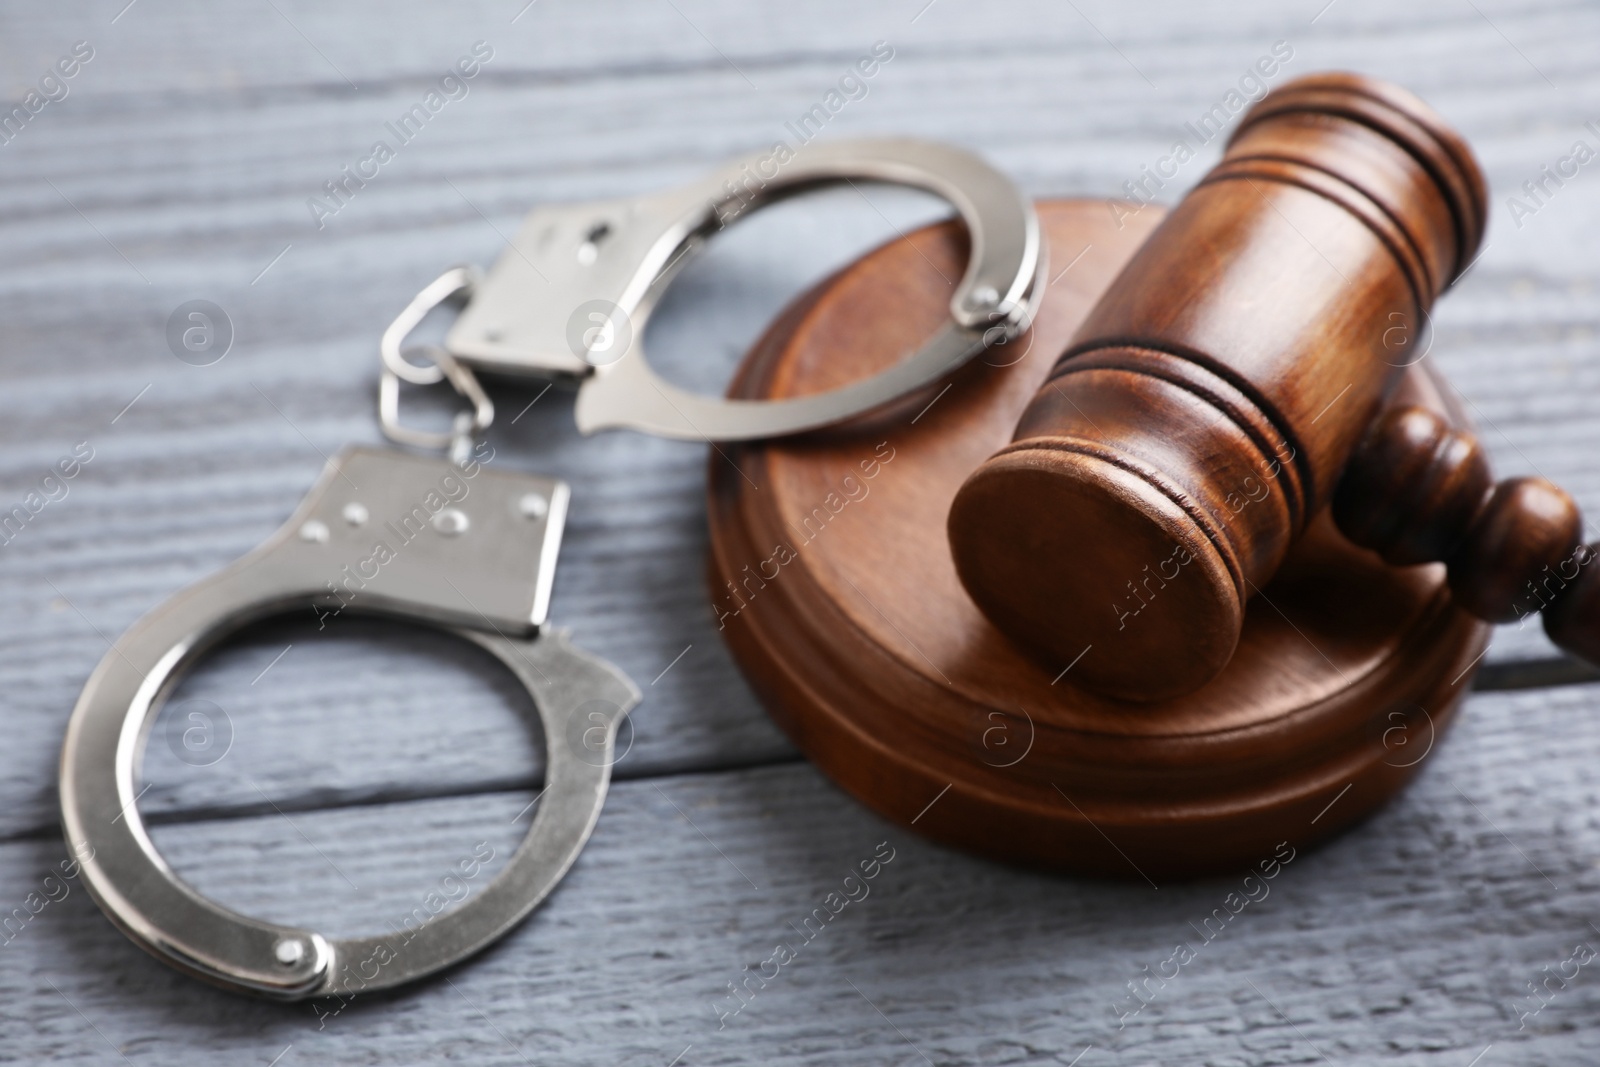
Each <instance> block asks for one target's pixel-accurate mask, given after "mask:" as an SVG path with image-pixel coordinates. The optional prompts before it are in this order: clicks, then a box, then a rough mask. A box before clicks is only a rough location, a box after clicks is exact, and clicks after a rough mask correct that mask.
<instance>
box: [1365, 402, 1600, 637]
mask: <svg viewBox="0 0 1600 1067" xmlns="http://www.w3.org/2000/svg"><path fill="white" fill-rule="evenodd" d="M1333 516H1334V519H1335V520H1336V521H1337V523H1338V525H1339V528H1340V529H1341V530H1342V531H1343V532H1344V534H1345V536H1346V537H1349V538H1350V540H1351V541H1353V542H1355V543H1356V544H1359V545H1362V546H1364V547H1367V548H1372V549H1376V550H1378V551H1380V552H1382V553H1383V555H1384V558H1385V559H1387V560H1389V561H1390V562H1393V563H1422V562H1432V561H1444V562H1446V563H1447V564H1448V565H1449V582H1450V588H1451V591H1452V593H1453V594H1454V596H1455V600H1456V603H1457V604H1459V605H1460V606H1461V607H1462V608H1464V609H1466V610H1467V611H1470V612H1472V613H1473V614H1474V615H1477V616H1478V617H1479V618H1483V619H1488V620H1489V621H1491V622H1518V621H1522V620H1525V619H1527V618H1529V617H1531V616H1534V615H1538V614H1539V613H1540V612H1544V613H1545V628H1546V630H1547V631H1548V632H1549V634H1550V637H1551V639H1552V640H1554V641H1555V642H1556V643H1557V644H1558V645H1561V646H1562V647H1563V648H1566V649H1567V650H1568V651H1570V652H1573V653H1575V654H1577V655H1579V656H1582V657H1584V658H1585V659H1587V660H1589V661H1590V662H1591V663H1596V662H1600V655H1597V653H1600V616H1597V614H1596V612H1595V608H1594V604H1593V593H1592V592H1591V588H1592V585H1593V582H1594V579H1593V577H1592V574H1591V572H1592V571H1593V570H1594V569H1595V568H1594V566H1593V564H1594V562H1595V560H1596V558H1597V556H1596V551H1595V546H1594V545H1583V544H1581V543H1580V541H1581V539H1582V530H1583V519H1582V516H1581V514H1580V513H1579V510H1578V505H1577V502H1576V501H1574V500H1573V499H1572V495H1571V494H1570V493H1568V492H1567V491H1566V490H1564V489H1562V488H1561V487H1559V486H1557V485H1554V484H1552V483H1551V482H1550V481H1548V480H1547V479H1545V478H1539V477H1521V478H1508V479H1506V480H1505V481H1503V482H1501V483H1499V484H1498V485H1494V486H1491V485H1490V476H1489V466H1488V463H1487V461H1486V460H1484V458H1483V451H1482V449H1481V448H1480V447H1479V446H1478V443H1477V441H1476V440H1475V439H1474V438H1473V437H1472V435H1471V434H1470V433H1467V432H1465V431H1463V430H1461V429H1459V428H1457V427H1453V426H1450V425H1449V424H1448V423H1447V422H1446V420H1444V419H1442V418H1440V417H1439V415H1438V414H1437V413H1435V412H1432V411H1429V410H1426V409H1423V408H1419V407H1408V406H1401V407H1396V408H1394V409H1392V410H1390V411H1388V412H1385V413H1384V415H1383V416H1382V417H1381V418H1379V419H1378V420H1377V421H1376V422H1375V423H1374V424H1373V426H1372V428H1371V430H1370V431H1369V432H1368V434H1367V437H1366V438H1365V440H1363V441H1362V443H1361V445H1360V447H1359V448H1357V450H1356V453H1355V455H1353V456H1352V457H1351V459H1350V465H1349V467H1348V468H1347V469H1346V471H1345V475H1344V479H1343V481H1342V482H1341V483H1340V485H1339V489H1338V491H1337V492H1336V493H1335V495H1334V505H1333Z"/></svg>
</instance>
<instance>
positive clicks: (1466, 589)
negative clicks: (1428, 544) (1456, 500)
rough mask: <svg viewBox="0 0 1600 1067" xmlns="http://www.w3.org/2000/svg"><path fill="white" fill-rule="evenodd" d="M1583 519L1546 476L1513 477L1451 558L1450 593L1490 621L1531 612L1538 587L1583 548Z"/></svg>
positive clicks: (1493, 496) (1491, 499)
mask: <svg viewBox="0 0 1600 1067" xmlns="http://www.w3.org/2000/svg"><path fill="white" fill-rule="evenodd" d="M1581 531H1582V520H1581V519H1580V518H1579V515H1578V505H1577V504H1576V503H1574V502H1573V499H1572V497H1571V496H1569V495H1568V494H1567V492H1566V490H1564V489H1562V488H1561V487H1560V486H1557V485H1552V484H1551V483H1550V482H1548V481H1546V480H1545V479H1543V478H1508V479H1506V480H1505V481H1503V482H1501V483H1500V484H1499V485H1497V486H1495V487H1494V491H1493V492H1492V493H1491V494H1490V496H1489V500H1488V502H1487V503H1485V504H1484V506H1483V511H1482V512H1481V513H1480V514H1479V515H1478V517H1477V520H1476V521H1475V522H1473V524H1472V527H1471V528H1470V529H1469V530H1468V531H1467V536H1466V539H1465V540H1464V541H1463V542H1462V543H1461V547H1459V548H1457V549H1456V550H1455V552H1453V553H1452V554H1451V555H1450V559H1449V568H1450V578H1449V580H1450V591H1451V593H1452V594H1454V596H1455V601H1456V603H1457V604H1459V605H1460V606H1461V607H1463V608H1465V609H1466V610H1467V611H1470V612H1472V613H1473V614H1474V615H1476V616H1478V617H1479V618H1481V619H1488V620H1489V621H1490V622H1513V621H1515V620H1516V619H1518V618H1519V617H1521V616H1524V615H1528V614H1531V613H1532V612H1531V611H1530V608H1529V607H1527V606H1524V604H1525V602H1526V600H1527V599H1528V594H1529V592H1530V591H1531V590H1532V589H1533V583H1534V581H1535V580H1536V579H1537V578H1538V576H1540V575H1542V574H1546V573H1549V572H1551V571H1552V570H1554V569H1556V568H1558V567H1559V566H1560V565H1561V561H1562V560H1564V559H1566V558H1568V557H1569V556H1571V555H1572V553H1573V550H1575V549H1576V548H1577V547H1578V543H1579V534H1580V533H1581Z"/></svg>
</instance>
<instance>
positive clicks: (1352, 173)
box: [948, 74, 1485, 700]
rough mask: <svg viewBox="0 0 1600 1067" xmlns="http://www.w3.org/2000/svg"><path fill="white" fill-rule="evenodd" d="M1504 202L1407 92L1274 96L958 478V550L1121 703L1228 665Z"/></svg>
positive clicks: (1013, 631) (989, 593)
mask: <svg viewBox="0 0 1600 1067" xmlns="http://www.w3.org/2000/svg"><path fill="white" fill-rule="evenodd" d="M1484 203H1485V192H1484V184H1483V178H1482V175H1481V174H1480V173H1479V171H1478V168H1477V165H1476V163H1475V162H1474V161H1473V159H1472V156H1471V153H1470V152H1469V151H1468V149H1467V147H1466V145H1465V144H1464V143H1463V142H1462V141H1461V140H1460V139H1459V138H1458V137H1457V136H1456V135H1455V134H1454V133H1452V132H1451V131H1450V130H1449V129H1448V128H1447V127H1446V126H1445V125H1444V124H1443V122H1442V121H1440V120H1439V119H1438V117H1437V116H1435V115H1434V114H1433V112H1432V111H1430V110H1429V109H1428V108H1427V106H1426V105H1424V104H1423V103H1422V102H1421V101H1420V100H1417V99H1416V98H1415V97H1413V96H1411V95H1410V94H1408V93H1406V92H1404V91H1403V90H1400V89H1397V88H1394V87H1392V86H1387V85H1384V84H1382V83H1379V82H1376V81H1372V80H1370V79H1366V78H1361V77H1357V76H1355V75H1345V74H1320V75H1314V76H1311V77H1308V78H1303V79H1300V80H1299V81H1296V82H1292V83H1290V84H1288V85H1286V86H1284V87H1283V88H1281V89H1279V90H1278V91H1276V92H1273V93H1271V94H1269V95H1268V96H1267V97H1266V98H1264V99H1263V100H1262V101H1261V102H1260V103H1259V104H1258V105H1257V106H1256V107H1255V108H1253V109H1252V110H1251V111H1250V112H1249V113H1248V114H1247V115H1246V116H1244V118H1242V119H1241V122H1240V126H1239V128H1238V129H1237V131H1236V132H1235V133H1234V135H1233V137H1232V139H1231V141H1230V143H1229V146H1228V148H1227V151H1226V153H1225V155H1224V157H1223V160H1222V162H1221V163H1219V164H1218V165H1217V166H1216V167H1215V168H1214V169H1213V170H1212V171H1211V172H1210V173H1209V174H1208V175H1207V176H1206V177H1205V178H1204V179H1203V180H1202V181H1201V183H1200V184H1199V185H1198V186H1197V187H1196V188H1195V189H1194V190H1193V191H1191V192H1190V193H1189V194H1188V196H1187V197H1186V198H1185V199H1184V200H1183V201H1182V202H1181V203H1180V204H1179V205H1178V206H1177V207H1176V208H1174V209H1173V211H1172V212H1171V214H1169V215H1168V216H1167V217H1166V219H1165V221H1164V222H1163V223H1162V224H1161V226H1160V227H1159V228H1158V229H1157V230H1156V231H1155V232H1154V233H1153V234H1152V235H1151V236H1150V239H1149V240H1148V241H1147V242H1146V243H1145V244H1144V245H1143V246H1142V247H1141V248H1140V249H1139V250H1138V251H1137V253H1136V254H1135V255H1134V256H1133V257H1132V259H1131V260H1130V261H1129V262H1128V264H1127V265H1126V266H1125V267H1124V268H1123V270H1122V272H1121V273H1120V275H1119V276H1118V277H1117V278H1116V280H1115V281H1113V282H1112V283H1111V284H1110V286H1109V287H1108V288H1107V290H1106V292H1105V293H1104V294H1103V295H1102V296H1101V298H1100V299H1099V300H1098V301H1097V303H1096V304H1095V306H1094V307H1093V309H1092V310H1091V311H1090V312H1089V313H1088V315H1087V317H1086V318H1085V319H1084V321H1083V322H1082V323H1081V324H1080V325H1079V326H1078V327H1077V329H1076V330H1074V331H1073V332H1072V333H1071V335H1070V336H1069V337H1067V338H1064V339H1063V342H1062V344H1061V349H1062V354H1061V356H1060V360H1059V362H1058V363H1057V364H1056V366H1055V368H1054V370H1053V371H1052V372H1051V373H1050V375H1049V376H1048V378H1047V379H1046V380H1045V381H1044V382H1043V383H1042V387H1041V388H1040V389H1039V391H1038V393H1037V395H1036V396H1035V397H1034V398H1033V399H1032V401H1031V402H1030V403H1029V404H1028V405H1027V407H1026V409H1025V410H1024V411H1023V412H1022V414H1021V417H1020V419H1019V422H1018V424H1017V425H1016V427H1015V432H1014V435H1013V438H1012V441H1011V443H1010V444H1008V445H1006V446H1005V447H1004V448H1002V449H1000V450H999V451H998V452H997V453H996V454H995V455H994V456H993V457H992V458H990V459H989V460H987V461H986V462H984V463H983V464H982V465H980V466H978V467H977V469H976V470H975V471H974V472H973V473H972V475H971V477H970V478H969V480H968V481H967V483H966V485H964V486H963V487H962V489H961V492H960V493H959V494H958V495H957V496H956V498H955V501H954V503H953V506H952V508H951V510H950V513H949V517H948V528H949V536H950V539H951V543H952V545H953V548H954V553H955V561H956V567H957V570H958V573H959V574H960V575H961V578H962V580H963V583H964V584H965V586H966V588H967V589H968V591H969V592H970V593H971V594H972V596H973V598H974V599H975V600H976V601H977V603H978V604H979V605H980V606H981V607H982V608H983V609H984V611H985V613H986V614H987V615H988V616H989V618H990V619H991V620H993V621H994V622H995V624H996V625H997V626H999V627H1000V628H1001V629H1002V630H1004V631H1005V632H1006V633H1007V634H1008V635H1010V636H1011V637H1012V638H1013V639H1014V640H1015V641H1017V642H1018V643H1019V644H1020V645H1022V646H1023V647H1025V648H1028V649H1031V650H1034V651H1036V652H1038V653H1040V654H1042V655H1045V656H1046V657H1048V658H1050V659H1052V660H1055V661H1062V660H1067V659H1072V658H1074V657H1077V656H1078V655H1080V654H1082V656H1083V659H1082V662H1081V663H1080V664H1079V666H1078V668H1077V674H1078V677H1079V679H1080V680H1081V682H1082V683H1083V684H1084V685H1086V686H1090V687H1093V688H1095V689H1097V690H1099V691H1100V692H1102V693H1105V694H1107V695H1110V696H1118V697H1123V698H1127V699H1140V700H1152V699H1159V698H1163V697H1171V696H1176V695H1178V694H1182V693H1185V692H1189V691H1191V690H1193V689H1194V688H1196V687H1197V686H1199V685H1200V684H1202V683H1204V682H1205V681H1206V680H1207V679H1209V678H1212V677H1214V676H1215V675H1216V674H1217V672H1219V671H1220V670H1222V668H1223V667H1224V665H1226V664H1227V663H1228V661H1229V659H1230V658H1231V657H1232V656H1233V655H1234V651H1235V646H1236V642H1237V639H1238V635H1239V633H1240V627H1241V625H1242V622H1243V618H1244V614H1245V605H1246V602H1247V601H1248V600H1249V598H1250V597H1251V596H1253V595H1254V594H1255V592H1256V591H1257V590H1258V589H1260V588H1261V587H1262V586H1264V585H1265V584H1266V583H1267V582H1268V581H1269V580H1270V579H1271V578H1272V576H1273V574H1274V573H1276V571H1277V570H1278V568H1279V566H1280V565H1281V564H1282V562H1283V561H1284V559H1285V557H1286V555H1287V553H1288V552H1289V550H1290V546H1291V545H1293V544H1294V542H1295V540H1296V538H1298V537H1299V536H1300V535H1301V533H1302V532H1303V531H1304V530H1306V528H1307V527H1308V524H1309V523H1310V522H1311V520H1312V518H1313V516H1315V515H1317V514H1318V513H1319V511H1320V510H1321V509H1322V507H1323V506H1324V505H1325V504H1326V503H1327V501H1328V499H1329V497H1330V494H1331V493H1332V490H1333V487H1334V485H1335V483H1336V482H1337V481H1338V477H1339V474H1340V472H1341V470H1342V469H1343V467H1344V465H1345V462H1346V460H1347V458H1348V457H1349V455H1350V453H1351V451H1352V449H1353V448H1354V447H1355V445H1356V443H1357V442H1358V441H1359V440H1360V439H1361V437H1362V435H1363V433H1364V432H1365V430H1366V428H1367V425H1368V424H1369V423H1370V422H1371V420H1372V419H1373V418H1374V416H1375V415H1376V414H1377V413H1378V412H1379V411H1380V409H1381V408H1382V407H1383V405H1384V404H1385V403H1386V400H1387V398H1388V397H1389V396H1390V394H1391V393H1392V391H1393V389H1394V388H1395V386H1396V383H1397V382H1398V380H1399V378H1400V376H1401V374H1402V371H1403V368H1404V366H1405V365H1406V364H1407V363H1408V362H1411V352H1412V351H1413V350H1414V346H1415V343H1416V341H1417V337H1416V335H1417V332H1418V330H1419V328H1420V326H1421V324H1422V323H1423V321H1424V319H1425V317H1426V315H1427V312H1428V309H1429V308H1430V307H1431V305H1432V303H1433V300H1434V298H1435V297H1436V296H1437V295H1438V294H1439V292H1440V291H1441V290H1442V289H1443V288H1444V287H1445V286H1446V285H1448V284H1449V282H1450V281H1452V280H1453V279H1454V278H1455V277H1456V275H1457V274H1458V273H1459V272H1460V271H1461V270H1462V269H1463V268H1464V267H1465V266H1466V265H1467V264H1468V263H1469V262H1470V261H1471V259H1472V257H1473V256H1474V255H1475V254H1476V251H1477V248H1478V245H1479V242H1480V239H1481V235H1482V230H1483V223H1484ZM1052 343H1054V342H1052Z"/></svg>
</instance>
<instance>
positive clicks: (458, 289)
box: [378, 267, 494, 463]
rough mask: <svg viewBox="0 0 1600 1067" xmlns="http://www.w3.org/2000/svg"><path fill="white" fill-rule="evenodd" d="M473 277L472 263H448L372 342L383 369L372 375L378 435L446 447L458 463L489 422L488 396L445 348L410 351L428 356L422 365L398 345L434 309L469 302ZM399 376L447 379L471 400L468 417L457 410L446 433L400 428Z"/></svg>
mask: <svg viewBox="0 0 1600 1067" xmlns="http://www.w3.org/2000/svg"><path fill="white" fill-rule="evenodd" d="M479 280H480V275H479V272H478V270H477V269H476V268H474V267H451V268H450V269H449V270H447V271H445V272H444V273H443V274H441V275H439V277H437V278H435V279H434V280H433V281H431V282H429V283H428V284H427V285H426V286H424V287H423V289H422V291H421V292H420V293H418V294H417V295H416V296H414V297H412V298H411V303H409V304H407V305H406V306H405V309H404V310H402V311H401V312H400V314H398V315H396V316H395V319H394V321H393V322H391V323H390V324H389V328H388V329H386V330H384V331H383V337H382V338H380V339H379V341H378V353H379V355H381V356H382V357H383V373H382V376H381V377H380V378H379V379H378V424H379V425H380V426H381V427H382V428H383V433H384V436H385V437H387V438H389V440H391V441H393V442H395V443H396V444H402V445H415V446H416V447H418V448H432V449H448V450H449V451H450V453H451V458H452V459H453V460H455V461H456V462H458V463H461V462H465V460H466V456H467V454H468V453H469V452H470V451H471V445H472V441H473V440H474V439H476V438H478V437H481V436H483V433H484V431H485V430H487V429H488V428H489V426H490V424H491V423H493V422H494V404H493V402H491V401H490V400H489V394H487V393H485V392H484V391H483V386H481V385H479V384H478V378H477V375H475V374H473V373H472V371H470V370H468V369H467V367H466V366H465V365H464V364H462V363H461V362H460V361H459V360H457V359H456V358H455V357H454V356H452V355H451V354H450V352H449V351H448V350H447V349H444V348H440V347H439V346H438V345H426V346H423V347H420V348H414V349H410V350H409V351H413V352H416V353H418V354H419V355H422V356H425V357H426V358H427V359H428V362H427V363H422V364H419V363H413V362H411V361H410V360H409V359H407V358H406V357H405V351H407V350H403V349H402V348H401V347H400V346H401V345H402V344H404V343H405V339H406V337H407V336H408V335H409V334H410V333H411V331H412V330H414V329H416V328H417V324H418V323H420V322H421V321H422V320H423V319H424V318H426V317H427V315H428V312H430V311H432V310H433V309H434V308H436V307H438V306H439V305H441V304H444V303H447V302H450V301H457V302H460V301H465V300H470V299H471V298H472V293H473V290H474V288H475V287H476V286H477V285H478V282H479ZM402 380H404V381H407V382H410V383H411V384H413V385H433V384H435V383H437V382H440V381H448V382H449V383H450V384H451V386H452V387H454V389H455V391H456V392H457V393H459V394H460V395H461V396H463V397H465V398H466V399H467V400H469V401H471V402H472V413H471V415H470V417H468V416H467V415H466V413H465V412H463V413H462V415H461V416H458V417H457V418H456V424H455V427H454V428H453V429H452V431H451V432H450V433H436V432H433V431H430V430H416V429H412V428H411V427H409V426H406V425H405V424H404V423H402V422H401V421H400V382H401V381H402Z"/></svg>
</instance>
